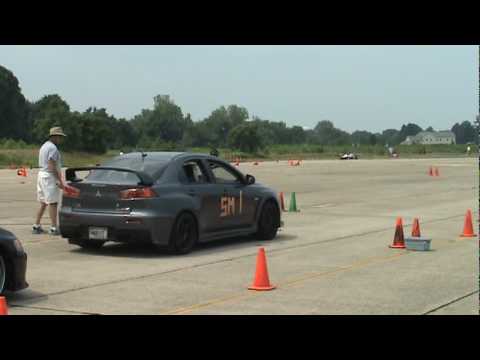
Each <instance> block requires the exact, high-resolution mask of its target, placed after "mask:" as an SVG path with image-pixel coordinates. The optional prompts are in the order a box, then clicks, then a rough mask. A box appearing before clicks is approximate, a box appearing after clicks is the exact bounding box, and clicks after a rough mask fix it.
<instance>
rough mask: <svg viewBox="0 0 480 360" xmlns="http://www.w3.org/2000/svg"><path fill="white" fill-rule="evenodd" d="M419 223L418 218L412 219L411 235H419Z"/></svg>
mask: <svg viewBox="0 0 480 360" xmlns="http://www.w3.org/2000/svg"><path fill="white" fill-rule="evenodd" d="M420 236H421V235H420V224H419V223H418V219H417V218H415V219H413V226H412V237H420Z"/></svg>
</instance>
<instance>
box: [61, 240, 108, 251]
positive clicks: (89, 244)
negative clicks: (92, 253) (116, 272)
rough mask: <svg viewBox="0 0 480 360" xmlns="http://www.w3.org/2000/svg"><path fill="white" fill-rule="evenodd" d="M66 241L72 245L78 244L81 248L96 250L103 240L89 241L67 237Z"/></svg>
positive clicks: (102, 243) (103, 242)
mask: <svg viewBox="0 0 480 360" xmlns="http://www.w3.org/2000/svg"><path fill="white" fill-rule="evenodd" d="M68 242H69V243H70V244H73V245H77V246H80V247H81V248H82V249H89V250H97V249H100V248H101V247H102V246H103V245H104V244H105V241H90V240H82V239H68Z"/></svg>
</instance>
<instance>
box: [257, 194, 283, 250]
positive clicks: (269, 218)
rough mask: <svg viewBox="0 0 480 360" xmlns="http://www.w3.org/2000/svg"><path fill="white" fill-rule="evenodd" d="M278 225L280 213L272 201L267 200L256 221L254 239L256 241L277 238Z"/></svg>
mask: <svg viewBox="0 0 480 360" xmlns="http://www.w3.org/2000/svg"><path fill="white" fill-rule="evenodd" d="M279 224H280V211H279V209H278V207H277V205H275V203H274V202H273V201H272V200H268V201H267V202H266V203H265V204H264V205H263V208H262V212H261V214H260V218H259V219H258V229H257V233H256V234H255V237H256V238H257V239H258V240H272V239H273V238H275V236H277V231H278V226H279Z"/></svg>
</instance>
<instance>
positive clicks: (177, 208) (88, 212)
mask: <svg viewBox="0 0 480 360" xmlns="http://www.w3.org/2000/svg"><path fill="white" fill-rule="evenodd" d="M79 171H89V174H88V175H87V176H86V177H85V178H84V179H78V178H77V176H76V173H77V172H79ZM66 179H67V186H66V187H65V190H64V192H63V201H62V207H61V209H60V212H59V219H60V221H59V223H60V225H59V227H60V233H61V235H62V236H63V237H64V238H68V241H69V243H71V244H75V245H78V246H81V247H84V248H100V247H101V246H102V245H103V244H104V243H105V242H107V241H114V242H134V243H140V242H147V243H153V244H154V245H156V246H157V247H159V248H167V249H169V250H171V251H173V252H175V253H179V254H185V253H188V252H190V251H191V250H192V249H193V247H194V246H195V244H196V243H197V242H206V241H210V240H215V239H220V238H229V237H236V236H244V235H251V234H255V235H256V236H257V238H259V239H263V240H270V239H273V238H274V237H275V236H276V234H277V231H278V228H279V227H280V226H281V211H280V203H279V199H278V196H277V192H276V191H274V190H273V189H271V188H269V187H267V186H264V185H261V184H258V183H255V178H254V177H253V176H251V175H246V176H245V175H243V174H242V173H241V172H240V171H239V170H237V169H236V168H235V167H233V166H232V165H230V164H229V163H228V162H225V161H223V160H221V159H219V158H217V157H215V156H211V155H206V154H194V153H171V152H149V153H128V154H124V155H123V156H119V157H116V158H114V159H112V160H110V161H108V162H106V163H104V164H102V165H101V166H98V167H87V168H70V169H67V170H66Z"/></svg>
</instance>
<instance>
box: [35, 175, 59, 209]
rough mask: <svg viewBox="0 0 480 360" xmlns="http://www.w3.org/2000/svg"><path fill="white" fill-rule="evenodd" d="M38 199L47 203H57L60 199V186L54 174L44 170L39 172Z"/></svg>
mask: <svg viewBox="0 0 480 360" xmlns="http://www.w3.org/2000/svg"><path fill="white" fill-rule="evenodd" d="M37 199H38V201H40V202H41V203H45V204H55V203H58V202H59V201H60V188H59V187H58V185H57V179H56V178H55V176H54V175H52V174H50V173H46V172H43V171H40V172H39V173H38V177H37Z"/></svg>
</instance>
